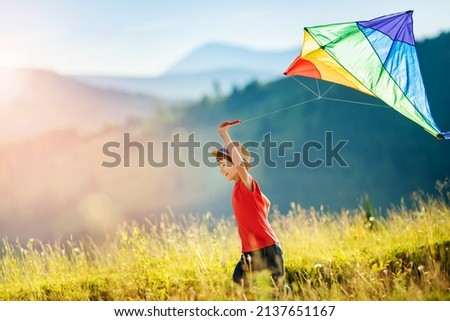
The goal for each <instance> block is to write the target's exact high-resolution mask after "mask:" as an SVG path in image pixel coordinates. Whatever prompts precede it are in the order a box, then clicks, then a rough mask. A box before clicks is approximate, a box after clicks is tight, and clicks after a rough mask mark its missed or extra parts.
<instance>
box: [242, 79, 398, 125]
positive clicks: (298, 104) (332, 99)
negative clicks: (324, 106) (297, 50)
mask: <svg viewBox="0 0 450 321" xmlns="http://www.w3.org/2000/svg"><path fill="white" fill-rule="evenodd" d="M289 78H291V79H293V80H295V81H296V82H297V83H298V84H300V85H301V86H303V87H304V88H306V89H307V90H308V91H310V92H311V93H313V94H314V96H315V98H313V99H309V100H305V101H302V102H299V103H296V104H293V105H289V106H287V107H283V108H281V109H277V110H273V111H270V112H267V113H264V114H260V115H258V116H255V117H252V118H248V119H246V120H242V122H243V123H244V122H245V123H248V122H251V121H254V120H256V119H259V118H263V117H266V116H270V115H273V114H276V113H279V112H282V111H285V110H287V109H291V108H294V107H298V106H302V105H305V104H307V103H310V102H313V101H316V100H320V99H325V100H330V101H337V102H343V103H349V104H357V105H365V106H377V107H384V108H390V107H389V106H387V105H382V104H374V103H366V102H361V101H355V100H348V99H340V98H333V97H325V95H326V94H328V92H329V91H330V90H331V89H333V88H334V86H335V85H336V84H335V83H333V84H332V85H331V86H330V87H329V88H328V89H327V90H326V91H325V92H324V93H323V94H321V93H320V86H319V80H318V79H316V85H317V93H316V92H314V90H312V89H311V88H309V87H308V86H307V85H305V84H304V83H303V82H301V81H300V80H298V79H297V78H296V77H289Z"/></svg>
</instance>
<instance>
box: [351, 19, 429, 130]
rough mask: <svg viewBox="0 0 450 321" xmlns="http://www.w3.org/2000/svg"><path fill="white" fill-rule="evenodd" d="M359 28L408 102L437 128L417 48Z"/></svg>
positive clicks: (379, 33)
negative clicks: (423, 79)
mask: <svg viewBox="0 0 450 321" xmlns="http://www.w3.org/2000/svg"><path fill="white" fill-rule="evenodd" d="M359 28H360V29H361V31H362V32H363V33H364V34H365V35H366V37H367V39H368V41H369V42H370V44H371V45H372V47H373V48H374V50H375V52H376V53H377V54H378V57H379V58H380V60H381V62H382V63H383V65H384V67H385V68H386V70H387V72H388V73H389V74H390V75H391V77H392V78H393V79H394V81H395V82H396V83H397V85H398V86H399V87H400V89H401V90H402V91H403V92H404V93H405V96H406V97H407V98H408V100H409V101H411V103H412V104H413V105H414V106H415V108H416V109H417V110H418V111H419V112H420V113H421V114H422V115H423V117H424V118H425V119H426V121H427V122H428V123H429V124H430V125H431V126H432V127H435V128H437V126H436V124H435V123H434V120H433V118H432V116H431V112H430V107H429V104H428V100H427V96H426V93H425V87H424V85H423V82H422V76H421V74H420V67H419V61H418V58H417V53H416V48H415V46H412V45H410V44H408V43H406V42H400V41H392V39H391V38H390V37H389V36H387V35H386V34H384V33H382V32H380V31H378V30H375V29H372V28H365V27H363V26H362V25H359Z"/></svg>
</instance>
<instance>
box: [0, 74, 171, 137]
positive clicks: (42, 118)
mask: <svg viewBox="0 0 450 321" xmlns="http://www.w3.org/2000/svg"><path fill="white" fill-rule="evenodd" d="M0 78H1V79H2V82H1V83H0V140H3V141H4V140H11V139H16V138H25V137H29V136H31V135H34V134H40V133H43V132H46V131H51V130H55V129H65V128H76V129H77V130H81V131H83V130H92V129H95V128H99V127H100V126H103V125H104V124H105V123H114V124H125V123H126V122H127V121H129V120H130V118H133V117H134V118H136V117H149V116H151V115H153V113H154V110H155V108H156V107H157V106H158V105H160V104H162V102H161V101H159V100H157V99H155V98H152V97H148V96H143V95H137V94H134V95H133V94H129V93H124V92H118V91H114V90H110V89H108V90H107V89H100V88H95V87H92V86H89V85H87V84H85V83H82V82H79V81H76V80H74V79H71V78H69V77H65V76H61V75H58V74H56V73H53V72H49V71H44V70H25V69H24V70H0Z"/></svg>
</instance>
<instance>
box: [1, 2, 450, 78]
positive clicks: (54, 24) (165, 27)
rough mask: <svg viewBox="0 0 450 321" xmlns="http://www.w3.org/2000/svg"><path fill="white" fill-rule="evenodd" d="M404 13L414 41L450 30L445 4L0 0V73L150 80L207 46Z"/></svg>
mask: <svg viewBox="0 0 450 321" xmlns="http://www.w3.org/2000/svg"><path fill="white" fill-rule="evenodd" d="M406 10H414V16H413V18H414V30H415V35H416V39H418V40H420V39H423V38H425V37H431V36H435V35H437V34H438V33H439V32H441V31H450V19H449V18H448V14H449V12H450V1H448V0H433V1H423V0H397V1H393V0H378V1H357V0H343V1H317V0H316V1H302V0H296V1H293V0H285V1H273V0H270V1H269V0H248V1H244V0H226V1H213V0H210V1H206V0H192V1H183V2H182V1H174V0H159V1H157V0H147V1H144V0H121V1H119V0H0V14H1V18H0V68H17V67H25V68H29V67H31V68H42V69H48V70H53V71H56V72H59V73H62V74H101V75H128V76H155V75H159V74H162V73H164V71H165V70H167V69H169V68H170V67H171V66H172V65H173V64H175V63H176V62H177V61H178V60H179V59H181V58H182V57H183V56H185V55H186V54H188V53H189V52H191V51H192V50H194V49H196V48H198V47H199V46H201V45H204V44H206V43H209V42H221V43H227V44H232V45H238V46H244V47H248V48H252V49H261V50H285V49H293V48H300V45H301V39H302V29H303V27H305V26H310V25H315V24H326V23H333V22H344V21H355V20H369V19H372V18H375V17H377V16H380V15H385V14H389V13H394V12H400V11H406Z"/></svg>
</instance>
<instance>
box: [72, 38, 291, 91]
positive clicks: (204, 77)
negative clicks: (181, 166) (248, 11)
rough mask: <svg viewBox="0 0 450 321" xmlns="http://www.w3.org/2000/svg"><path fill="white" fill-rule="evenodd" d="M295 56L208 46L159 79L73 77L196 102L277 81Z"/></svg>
mask: <svg viewBox="0 0 450 321" xmlns="http://www.w3.org/2000/svg"><path fill="white" fill-rule="evenodd" d="M297 54H298V50H286V51H255V50H250V49H246V48H240V47H236V46H229V45H223V44H209V45H205V46H203V47H201V48H199V49H197V50H195V51H193V52H192V53H190V54H188V55H187V56H186V57H185V58H183V59H182V60H180V61H179V62H178V63H176V64H175V65H174V66H173V67H172V68H170V69H169V70H168V71H167V72H166V73H165V74H164V75H162V76H160V77H106V76H77V77H75V78H76V79H77V80H80V81H83V82H86V83H88V84H91V85H94V86H98V87H101V88H112V89H115V90H123V91H126V92H130V93H141V94H149V95H153V96H157V97H160V98H164V99H170V100H180V99H181V100H182V99H190V100H197V99H200V98H202V97H203V96H205V95H217V94H228V93H230V92H231V90H232V89H233V88H236V87H243V86H244V85H246V84H247V83H249V82H251V81H254V80H258V81H263V82H268V81H272V80H275V79H277V78H280V77H282V75H283V71H284V70H285V69H286V68H287V66H288V64H289V63H290V61H292V60H293V58H295V56H296V55H297Z"/></svg>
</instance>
